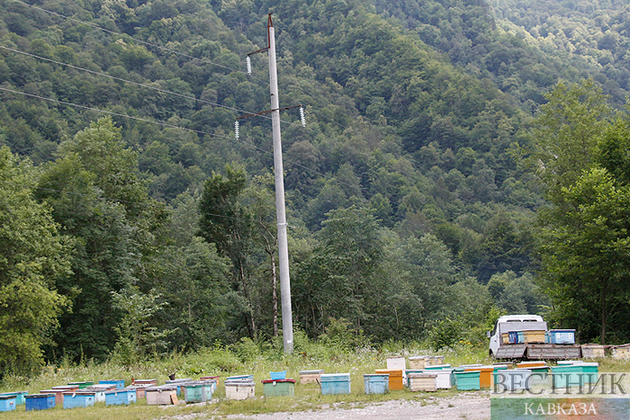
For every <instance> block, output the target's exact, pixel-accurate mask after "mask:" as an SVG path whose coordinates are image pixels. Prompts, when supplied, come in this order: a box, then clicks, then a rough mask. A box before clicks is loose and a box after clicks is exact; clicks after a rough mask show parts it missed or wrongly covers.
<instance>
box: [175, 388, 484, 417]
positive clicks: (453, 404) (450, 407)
mask: <svg viewBox="0 0 630 420" xmlns="http://www.w3.org/2000/svg"><path fill="white" fill-rule="evenodd" d="M175 418H176V419H177V420H206V419H211V418H213V416H212V415H203V414H193V415H185V416H176V417H168V419H175ZM215 418H216V417H215ZM220 418H221V419H231V420H340V419H341V420H343V419H361V420H390V419H391V420H441V419H448V420H457V419H466V420H487V419H490V397H489V395H485V394H483V393H461V394H458V395H457V396H454V397H447V398H438V397H429V398H427V399H426V400H424V401H408V400H392V401H387V402H383V403H374V404H351V403H348V404H335V405H334V406H325V407H323V408H322V409H321V410H317V411H314V410H311V411H301V412H292V413H286V412H285V413H272V414H256V415H246V414H239V415H231V416H226V417H224V416H221V417H220Z"/></svg>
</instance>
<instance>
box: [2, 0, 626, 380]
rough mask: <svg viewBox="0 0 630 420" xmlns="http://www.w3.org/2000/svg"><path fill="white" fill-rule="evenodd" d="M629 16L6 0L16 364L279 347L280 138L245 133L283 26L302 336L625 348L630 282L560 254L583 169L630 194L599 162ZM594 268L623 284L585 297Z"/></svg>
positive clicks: (614, 255)
mask: <svg viewBox="0 0 630 420" xmlns="http://www.w3.org/2000/svg"><path fill="white" fill-rule="evenodd" d="M617 3H618V2H614V1H613V2H611V1H608V2H606V1H603V0H602V1H598V0H592V1H588V2H581V3H580V4H577V3H575V2H570V1H562V0H557V1H552V2H550V3H545V4H544V5H542V4H537V3H534V2H529V1H525V0H522V1H517V2H512V1H503V0H495V1H493V2H491V3H486V2H484V1H482V0H475V1H468V0H431V1H422V2H419V1H404V2H403V1H381V0H373V1H371V2H369V1H368V2H360V1H357V0H345V1H344V0H308V1H295V0H281V1H275V2H269V1H263V0H229V1H223V0H157V1H152V0H148V1H142V0H127V1H124V0H84V1H70V0H38V1H34V0H28V1H26V2H22V1H19V0H0V97H1V98H2V101H1V102H0V142H1V143H2V145H3V148H2V149H0V219H1V220H2V223H1V224H0V229H2V233H1V234H0V242H2V244H1V245H0V288H1V290H2V293H1V294H0V300H1V301H2V304H1V305H0V330H1V331H2V332H3V333H4V334H5V335H6V336H7V337H9V336H10V337H11V339H10V340H9V339H8V340H3V342H2V343H1V344H0V347H2V350H3V351H2V352H0V365H1V366H2V368H3V371H4V372H10V371H12V370H15V371H21V370H28V369H31V368H33V367H37V366H38V365H39V364H40V363H42V361H44V360H53V361H54V360H57V359H59V358H61V357H69V358H72V359H81V358H83V359H90V358H94V359H104V358H107V357H112V356H114V357H119V358H122V359H123V361H126V362H132V361H133V360H137V358H140V357H145V356H147V355H151V354H160V353H162V352H167V351H171V350H173V349H177V350H182V351H187V350H194V349H199V348H202V347H205V346H213V345H216V344H217V343H221V344H223V345H230V344H233V343H236V342H238V341H239V340H241V339H244V338H249V339H252V340H256V341H259V342H270V343H273V342H275V341H273V337H275V336H277V335H278V330H279V329H280V328H281V315H280V314H279V311H278V301H279V288H278V287H277V284H276V283H277V281H276V271H277V270H276V265H277V255H276V254H275V250H276V248H277V246H276V237H275V236H276V231H275V229H276V226H275V207H274V206H275V202H274V186H273V155H272V145H271V121H270V119H269V118H267V117H266V116H260V117H256V118H248V119H246V120H242V122H241V125H240V136H239V137H238V138H236V137H235V135H234V134H235V133H234V121H235V119H236V118H237V117H239V116H242V115H244V114H250V113H255V112H259V111H263V110H266V109H268V108H269V101H268V95H269V93H268V92H269V86H268V70H267V57H266V54H256V55H253V56H252V67H253V72H252V74H251V75H249V74H248V73H247V71H246V65H245V56H246V54H247V53H250V52H253V51H256V50H258V49H260V48H264V47H265V46H266V45H267V38H266V36H267V35H266V34H267V30H266V23H267V13H270V12H273V13H274V15H273V21H274V27H275V28H276V39H277V50H278V72H279V84H280V104H281V106H291V105H294V104H303V105H304V106H305V113H306V120H307V121H306V122H307V124H306V127H302V125H301V124H300V119H299V114H298V112H297V109H293V110H288V111H286V112H284V113H283V114H282V117H281V118H282V123H281V124H282V134H283V149H284V165H285V183H286V188H287V211H288V219H289V236H290V237H289V252H290V259H291V261H290V266H291V283H292V292H293V293H292V294H293V296H292V299H293V314H294V325H295V327H296V330H298V331H299V334H306V335H307V336H309V337H312V338H320V339H325V338H326V336H327V332H329V329H330V328H331V326H332V327H334V328H339V326H340V325H341V326H343V328H347V329H348V330H349V331H350V332H351V333H352V336H354V337H355V338H356V344H357V345H363V344H373V345H377V344H378V343H382V342H385V341H388V340H400V341H411V340H415V341H420V340H427V342H428V343H431V345H434V346H436V347H441V346H450V345H455V344H456V343H457V342H459V341H460V340H464V339H465V340H467V341H470V342H473V343H474V342H482V341H483V339H484V338H483V337H484V335H483V334H482V333H483V332H484V331H485V328H487V326H488V324H489V323H491V322H492V321H493V320H494V319H496V316H497V315H499V314H501V313H524V312H526V313H527V312H528V313H541V314H544V315H545V316H548V319H549V320H550V322H552V323H555V324H556V325H561V326H563V327H566V328H571V327H574V328H578V332H579V334H580V337H581V339H582V340H584V341H590V340H600V341H601V342H603V341H605V340H606V341H627V340H629V339H630V328H629V326H628V325H627V321H626V320H627V319H628V317H627V315H626V312H627V311H625V309H623V308H622V306H623V304H622V302H624V299H625V298H626V297H627V292H626V291H625V277H624V276H626V274H625V271H624V270H623V269H622V268H621V267H620V268H619V270H617V271H615V272H610V271H605V272H602V271H601V266H598V265H597V264H599V263H601V261H595V260H597V258H595V257H593V265H592V266H591V268H590V269H589V270H590V271H588V272H587V271H584V272H580V273H573V274H574V275H570V273H569V272H571V270H577V271H579V269H578V267H577V266H576V267H571V268H570V269H569V268H567V267H561V264H559V262H558V259H557V258H556V257H557V256H559V255H564V256H565V257H566V258H567V261H568V262H571V261H574V259H576V258H577V259H579V258H581V255H583V254H576V255H570V254H571V252H576V250H577V249H578V248H575V247H573V248H571V247H569V248H570V249H564V248H562V245H563V244H565V245H566V242H565V241H566V239H567V238H566V237H563V236H562V232H564V233H565V234H568V233H570V232H566V231H562V226H570V225H571V224H572V223H573V224H576V223H577V225H578V226H581V225H582V224H588V223H587V222H586V220H583V221H582V222H581V224H580V223H578V222H577V221H576V220H575V219H571V218H570V217H569V215H568V213H567V212H566V209H567V207H566V206H567V205H568V204H567V203H569V202H571V200H573V201H572V202H573V205H574V206H575V205H577V204H575V203H578V202H580V197H578V196H577V195H579V194H578V193H577V192H576V191H575V190H572V189H571V188H573V187H574V184H580V183H582V184H583V183H587V181H588V180H584V179H582V178H580V174H581V171H582V170H584V171H592V174H593V175H592V176H593V177H596V176H600V177H604V178H606V180H607V182H608V184H606V185H610V191H612V190H614V189H615V188H614V183H615V182H620V183H624V182H626V181H625V178H624V177H625V176H626V174H625V172H623V171H621V172H619V173H615V172H612V174H611V173H609V172H611V171H613V169H614V168H615V165H614V163H613V161H612V160H606V156H608V155H606V153H604V151H605V150H607V149H605V148H603V146H600V143H602V142H604V141H605V139H609V142H608V143H607V144H608V145H609V149H610V150H617V149H615V147H621V146H619V145H620V144H622V143H623V141H625V140H624V139H625V137H624V136H625V135H626V134H625V133H626V132H627V130H626V126H625V125H624V124H625V123H624V122H623V121H625V120H624V119H623V117H618V118H620V119H619V120H616V119H615V118H617V117H615V115H616V114H615V112H617V111H615V110H618V109H621V108H622V106H623V104H624V102H625V96H626V95H627V90H628V89H629V87H628V85H627V83H628V75H629V72H630V67H629V66H630V61H628V60H627V59H626V54H627V53H626V51H627V48H626V45H627V44H628V37H629V36H630V34H628V33H627V32H626V23H625V22H627V21H629V20H628V19H630V12H629V11H628V8H627V7H625V6H624V5H622V4H617ZM584 79H588V81H587V82H583V80H584ZM559 82H563V83H569V84H570V85H569V86H574V87H566V85H565V84H563V83H560V84H559V85H558V83H559ZM574 84H575V85H574ZM576 92H577V93H576ZM571 95H574V98H573V99H574V101H573V102H570V100H569V99H570V98H571ZM590 100H592V101H599V102H597V103H599V104H600V105H601V106H600V107H599V108H596V109H597V110H599V111H598V112H599V113H598V114H597V115H594V116H593V117H592V118H594V121H597V122H598V124H599V123H600V122H601V124H600V125H598V124H594V125H593V127H594V129H593V130H592V131H591V132H589V133H587V134H584V133H582V132H580V131H579V127H577V128H576V126H580V124H581V120H580V119H575V118H573V119H572V118H570V117H573V116H574V114H573V113H572V112H573V111H575V112H577V111H576V110H577V109H579V108H580V106H582V105H584V104H586V105H587V106H586V108H587V109H590V108H591V107H590V104H591V103H590V102H588V101H590ZM563 101H565V102H566V103H564V102H563ZM554 104H556V105H557V104H564V105H563V106H560V105H558V106H555V107H554V106H553V105H554ZM565 105H566V106H565ZM592 110H593V112H595V108H593V109H592ZM563 113H564V114H563ZM563 116H564V117H566V118H563ZM554 118H555V119H554ZM585 118H586V117H585ZM587 120H588V119H585V120H584V121H587ZM615 121H616V122H615ZM556 132H563V133H565V134H566V138H563V140H562V141H565V142H567V144H569V145H571V144H573V142H578V141H580V140H583V137H580V136H585V135H586V136H587V137H588V138H589V139H590V140H589V141H592V142H593V145H594V146H593V147H591V148H589V149H588V150H577V151H576V153H575V154H572V155H571V156H573V157H574V158H575V159H576V161H570V162H569V163H565V166H564V167H563V169H562V170H558V171H551V172H549V171H544V170H542V169H541V165H540V162H544V163H545V165H543V166H542V168H543V169H545V168H551V167H553V161H554V159H557V158H558V154H560V155H562V153H563V152H565V151H566V152H569V151H571V150H572V148H571V147H565V146H566V145H565V144H562V143H558V142H559V141H560V140H559V138H558V137H557V136H556V135H555V134H554V133H556ZM605 133H611V134H610V135H608V134H606V135H604V134H605ZM615 133H616V134H615ZM615 136H616V137H615ZM567 139H568V140H567ZM610 139H613V140H614V141H613V140H610ZM615 141H616V143H615ZM602 144H603V143H602ZM615 145H616V146H615ZM552 146H555V147H556V149H555V150H554V148H553V147H552ZM603 150H604V151H603ZM554 152H558V153H554ZM618 154H620V153H618ZM576 156H577V157H576ZM587 157H588V159H587V160H580V159H581V158H584V159H586V158H587ZM578 158H580V159H578ZM618 158H619V159H625V157H623V156H621V157H618ZM611 159H612V158H611ZM624 162H625V161H624ZM624 170H625V169H624ZM597 171H600V172H597ZM550 173H552V174H554V176H549V174H550ZM589 173H591V172H589ZM558 177H559V178H558ZM592 182H595V181H592ZM582 184H580V185H582ZM603 184H605V182H603V181H602V185H603ZM560 186H562V187H563V188H565V189H562V188H561V187H560ZM576 188H577V187H576ZM584 188H587V186H586V185H585V186H584ZM602 188H603V187H602ZM619 188H621V187H618V189H619ZM567 189H569V190H570V191H571V193H572V194H577V195H575V196H571V197H569V195H570V193H569V192H568V191H569V190H567ZM610 191H609V192H610ZM581 194H582V196H581V197H582V198H584V197H585V196H588V193H587V192H582V193H581ZM591 197H592V195H591ZM616 199H618V200H621V201H623V199H624V198H623V197H617V198H616ZM611 200H612V198H611ZM613 201H614V200H612V201H610V202H607V204H606V205H607V206H609V207H606V206H604V205H603V204H602V206H603V207H597V209H594V210H593V212H594V213H593V215H592V216H593V217H596V216H597V214H596V213H597V211H600V212H601V214H600V216H601V217H604V216H605V215H606V209H607V208H608V209H609V208H610V206H613V204H612V203H613ZM625 208H630V207H628V206H626V207H625ZM578 213H579V212H578ZM577 216H578V214H577V213H576V215H575V217H577ZM582 216H583V215H582ZM583 217H586V216H583ZM569 219H571V220H569ZM616 220H618V221H619V224H620V225H619V226H617V227H616V230H615V232H617V234H618V236H614V235H612V234H611V237H609V238H607V239H606V238H602V245H601V246H602V247H604V244H610V242H612V243H615V244H617V247H616V248H615V250H614V252H613V251H611V254H610V256H609V258H610V260H609V261H608V262H609V263H610V262H611V261H614V264H612V265H614V266H616V264H622V262H623V258H624V257H623V250H624V249H625V248H623V246H622V245H621V244H622V243H625V242H624V241H625V240H626V239H627V238H625V236H624V232H626V231H625V230H624V229H625V227H624V226H623V224H624V222H623V215H622V214H618V215H617V219H616ZM561 231H562V232H561ZM592 234H593V235H595V234H596V232H592ZM585 235H586V233H585ZM613 236H614V237H613ZM606 241H608V242H606ZM610 247H611V248H614V247H613V246H612V245H610ZM594 249H595V248H593V249H588V250H586V249H585V250H583V251H584V252H587V253H588V252H590V253H591V254H592V253H595V254H596V253H597V252H596V251H594ZM563 253H564V254H563ZM554 256H556V257H554ZM554 264H555V265H554ZM610 266H611V265H610V264H608V265H607V264H604V267H610ZM565 271H566V273H565ZM589 273H590V274H589ZM593 273H596V274H597V276H595V278H598V279H602V278H603V277H606V279H609V278H610V279H612V278H614V279H615V280H614V281H613V280H610V282H609V283H610V287H608V286H606V287H600V286H601V284H600V283H597V282H595V283H596V284H593V285H592V288H589V287H590V286H586V285H584V286H583V287H578V288H575V287H574V286H575V284H576V281H578V284H580V285H581V286H582V285H583V283H582V280H576V278H578V277H580V278H582V277H583V278H584V284H586V283H588V282H587V281H586V280H585V279H586V278H588V279H591V280H592V279H593V277H592V274H593ZM591 283H593V282H592V281H591ZM604 283H606V282H604ZM607 284H608V283H607ZM563 291H565V292H566V293H563ZM569 292H571V293H569ZM572 292H575V294H572ZM595 295H597V296H599V297H601V299H599V300H598V299H594V298H593V296H595ZM612 296H615V298H614V299H612V298H611V297H612ZM580 299H582V300H581V301H584V302H588V304H585V305H583V306H580V305H578V304H576V302H581V301H580ZM584 311H588V312H589V314H585V313H584ZM604 319H606V322H604V321H603V320H604ZM600 321H601V322H600ZM602 330H603V332H602Z"/></svg>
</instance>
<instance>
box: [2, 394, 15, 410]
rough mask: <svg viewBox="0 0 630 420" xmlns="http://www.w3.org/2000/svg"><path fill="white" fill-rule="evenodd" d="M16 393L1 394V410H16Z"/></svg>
mask: <svg viewBox="0 0 630 420" xmlns="http://www.w3.org/2000/svg"><path fill="white" fill-rule="evenodd" d="M15 400H16V397H15V395H0V411H13V410H15V406H16V403H15Z"/></svg>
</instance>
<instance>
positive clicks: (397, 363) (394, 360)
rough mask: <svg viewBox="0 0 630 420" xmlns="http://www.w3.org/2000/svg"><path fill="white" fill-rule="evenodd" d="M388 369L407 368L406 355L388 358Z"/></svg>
mask: <svg viewBox="0 0 630 420" xmlns="http://www.w3.org/2000/svg"><path fill="white" fill-rule="evenodd" d="M387 369H390V370H405V369H407V363H406V361H405V356H395V357H388V358H387Z"/></svg>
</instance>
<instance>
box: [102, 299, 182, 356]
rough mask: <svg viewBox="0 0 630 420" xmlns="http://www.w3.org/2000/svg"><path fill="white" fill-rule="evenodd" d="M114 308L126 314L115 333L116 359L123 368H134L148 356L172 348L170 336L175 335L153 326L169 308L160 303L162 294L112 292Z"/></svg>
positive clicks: (114, 354)
mask: <svg viewBox="0 0 630 420" xmlns="http://www.w3.org/2000/svg"><path fill="white" fill-rule="evenodd" d="M111 294H112V307H113V309H115V310H118V311H121V312H122V313H123V315H122V317H121V319H120V322H119V324H118V326H117V327H115V328H114V331H116V333H117V334H118V341H117V342H116V346H115V347H114V353H113V358H114V360H117V361H119V362H120V363H122V364H123V365H132V364H135V363H138V362H139V361H141V360H143V359H144V358H146V357H147V356H150V355H157V354H160V353H161V352H163V351H164V350H165V349H166V348H167V347H168V341H166V340H167V339H168V336H169V335H170V334H171V333H172V332H173V331H169V330H164V329H161V328H158V327H156V326H154V325H153V322H152V321H153V319H152V318H154V317H155V315H156V314H157V313H158V312H159V311H161V310H162V308H164V306H166V305H167V303H165V302H162V303H158V302H157V300H158V299H160V295H156V294H154V293H153V292H150V293H148V294H144V293H142V292H140V290H138V289H137V288H129V289H124V290H121V291H120V292H116V291H112V293H111Z"/></svg>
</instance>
